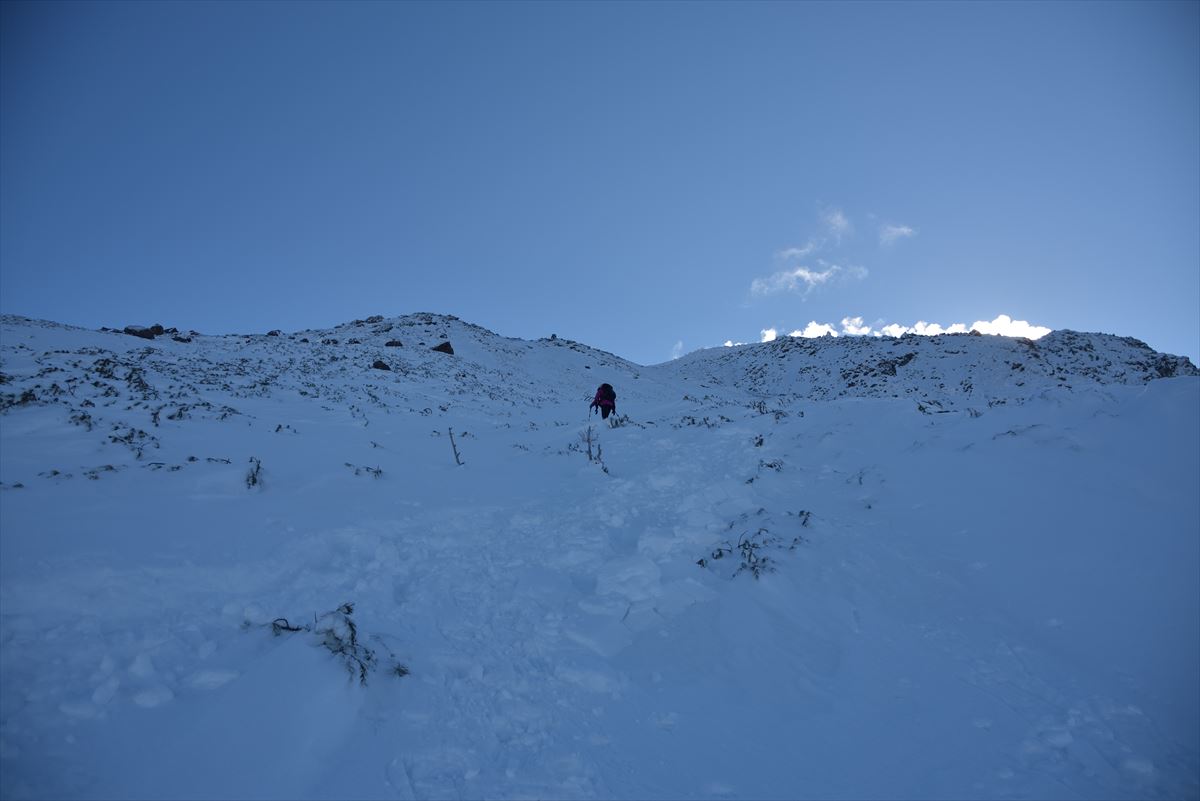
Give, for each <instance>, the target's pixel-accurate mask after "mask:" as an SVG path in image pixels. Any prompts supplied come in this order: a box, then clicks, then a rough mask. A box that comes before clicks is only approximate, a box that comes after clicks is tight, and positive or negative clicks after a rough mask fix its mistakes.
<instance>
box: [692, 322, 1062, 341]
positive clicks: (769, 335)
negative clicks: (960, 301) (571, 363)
mask: <svg viewBox="0 0 1200 801" xmlns="http://www.w3.org/2000/svg"><path fill="white" fill-rule="evenodd" d="M881 322H882V320H877V321H876V323H875V325H876V326H879V327H875V326H872V325H868V324H866V323H864V322H863V318H862V317H849V316H847V317H843V318H842V324H841V332H840V334H839V332H838V327H837V326H835V325H833V324H832V323H819V322H817V321H816V320H810V321H809V323H808V325H806V326H804V328H797V329H795V330H794V331H790V332H789V333H788V334H787V336H789V337H804V338H806V339H815V338H817V337H824V336H830V337H836V336H841V335H844V336H852V337H865V336H871V337H902V336H905V335H906V334H915V335H917V336H927V337H931V336H937V335H939V334H967V333H970V332H972V331H976V332H978V333H980V334H989V335H999V336H1006V337H1025V338H1027V339H1039V338H1041V337H1044V336H1045V335H1046V334H1049V333H1050V332H1051V331H1052V330H1053V329H1051V328H1047V327H1045V326H1042V325H1033V324H1032V323H1029V322H1027V321H1025V320H1014V319H1012V318H1011V317H1009V316H1008V315H1007V314H1001V315H998V316H997V317H996V319H994V320H990V321H988V320H976V321H975V322H974V323H972V324H971V325H969V326H968V325H967V324H966V323H951V324H950V325H942V324H940V323H927V322H925V321H924V320H918V321H917V322H915V323H913V324H912V325H900V324H899V323H889V324H887V325H879V323H881ZM759 335H760V341H761V342H774V341H775V340H776V339H778V338H779V330H778V329H776V328H764V329H762V331H761V332H759ZM743 344H745V343H743V342H735V341H733V340H732V339H727V340H725V347H727V348H731V347H735V346H737V345H743ZM677 347H679V348H680V349H682V347H683V343H682V342H681V343H679V344H678V345H677Z"/></svg>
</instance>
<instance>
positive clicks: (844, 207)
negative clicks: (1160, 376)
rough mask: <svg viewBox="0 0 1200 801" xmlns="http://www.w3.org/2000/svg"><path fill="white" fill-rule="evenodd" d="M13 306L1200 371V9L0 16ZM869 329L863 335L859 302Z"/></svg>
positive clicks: (268, 6)
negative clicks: (1064, 357) (1098, 352)
mask: <svg viewBox="0 0 1200 801" xmlns="http://www.w3.org/2000/svg"><path fill="white" fill-rule="evenodd" d="M0 15H2V27H0V92H2V95H0V310H3V311H4V312H6V313H16V314H24V315H27V316H32V317H41V318H48V319H53V320H58V321H61V322H67V323H73V324H78V325H86V326H90V327H98V326H100V325H125V324H128V323H141V324H150V323H153V322H161V323H163V324H164V325H168V326H171V325H174V326H178V327H180V328H194V329H197V330H200V331H202V332H205V333H229V332H251V331H263V332H265V331H266V330H268V329H272V328H282V329H285V330H288V329H298V328H301V327H312V326H322V325H331V324H335V323H338V322H344V321H347V320H350V319H353V318H356V317H364V316H367V315H370V314H385V315H394V314H402V313H407V312H414V311H435V312H443V313H447V314H455V315H457V316H459V317H462V318H463V319H466V320H469V321H472V322H476V323H479V324H481V325H484V326H487V327H489V328H492V329H493V330H495V331H497V332H499V333H502V334H506V335H510V336H521V337H538V336H546V335H549V334H550V333H557V334H558V335H559V336H565V337H570V338H572V339H578V340H582V341H584V342H587V343H589V344H592V345H595V346H597V347H602V348H604V349H606V350H611V351H613V352H615V353H618V354H620V355H622V356H625V357H627V358H631V359H633V360H635V361H638V362H642V363H653V362H659V361H663V360H666V359H668V358H670V357H671V356H672V355H673V353H678V352H685V351H689V350H693V349H695V348H699V347H706V346H712V345H718V344H720V343H722V342H724V341H726V340H733V341H756V340H758V339H759V338H760V337H761V332H762V331H763V330H765V329H775V330H777V331H778V332H779V334H780V335H783V334H785V333H789V332H791V331H793V330H803V329H805V328H806V327H807V326H808V324H809V323H814V322H815V323H818V324H829V325H831V326H832V327H833V328H835V329H837V330H842V329H843V328H845V327H846V326H848V325H854V324H855V322H854V321H855V320H856V319H860V322H858V323H857V325H859V326H861V327H862V328H863V329H866V328H870V329H871V330H872V331H878V330H881V329H883V328H884V327H885V326H888V325H895V326H902V327H911V326H913V325H914V324H915V323H917V322H918V321H923V322H926V323H932V324H938V325H942V326H946V327H948V326H950V325H952V324H955V323H963V324H966V325H967V326H970V325H971V324H972V323H973V322H975V321H992V320H994V319H996V318H997V316H998V315H1001V314H1004V315H1009V316H1010V317H1012V318H1015V319H1018V320H1024V321H1028V322H1029V323H1031V324H1034V325H1038V326H1045V327H1049V328H1074V329H1078V330H1085V331H1105V332H1111V333H1117V334H1121V335H1128V336H1136V337H1138V338H1140V339H1143V340H1145V341H1147V342H1148V343H1149V344H1150V345H1152V346H1153V347H1155V348H1157V349H1160V350H1165V351H1168V352H1173V353H1179V354H1183V355H1186V356H1189V357H1190V358H1191V359H1192V360H1193V361H1200V323H1198V312H1200V4H1198V3H1196V2H1169V3H1154V2H1137V3H1129V4H1125V3H1000V4H988V3H929V4H923V3H918V4H909V3H899V2H896V3H882V4H874V3H866V2H862V3H842V4H822V3H763V4H753V3H738V4H721V3H661V4H658V3H654V4H650V3H648V4H638V3H611V4H595V5H591V4H582V3H530V4H520V3H512V4H510V3H463V4H457V3H437V4H420V3H399V4H386V3H368V4H352V3H337V4H322V3H303V4H287V3H282V2H278V3H275V2H273V3H263V4H255V3H205V4H180V3H142V2H138V3H132V4H116V3H104V2H89V3H50V2H39V3H34V4H21V3H16V2H5V3H2V4H0ZM842 321H848V322H847V323H845V324H844V323H843V322H842Z"/></svg>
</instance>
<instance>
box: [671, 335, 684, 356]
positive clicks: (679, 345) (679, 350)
mask: <svg viewBox="0 0 1200 801" xmlns="http://www.w3.org/2000/svg"><path fill="white" fill-rule="evenodd" d="M682 355H683V340H682V339H681V340H679V341H678V342H676V343H675V345H674V347H672V348H671V358H672V359H678V358H679V357H680V356H682Z"/></svg>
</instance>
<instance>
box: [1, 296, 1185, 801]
mask: <svg viewBox="0 0 1200 801" xmlns="http://www.w3.org/2000/svg"><path fill="white" fill-rule="evenodd" d="M126 331H128V333H126ZM444 343H449V347H446V346H445V345H444ZM439 347H441V349H440V350H436V349H435V348H439ZM447 351H451V352H447ZM601 382H609V383H611V384H613V385H614V386H615V387H616V390H617V394H618V400H617V404H618V412H619V413H620V417H619V425H617V426H616V427H609V426H608V425H607V424H601V423H600V422H599V420H598V419H596V418H589V417H588V403H589V401H590V399H591V397H592V394H593V392H594V391H595V388H596V386H597V385H598V384H599V383H601ZM1198 412H1200V371H1197V369H1196V368H1195V366H1193V365H1192V364H1191V363H1190V362H1189V361H1188V360H1186V359H1183V358H1179V357H1174V356H1167V355H1164V354H1159V353H1156V352H1154V351H1153V350H1152V349H1150V348H1149V347H1147V346H1146V345H1145V344H1143V343H1141V342H1138V341H1137V340H1133V339H1128V338H1119V337H1114V336H1110V335H1104V334H1081V333H1077V332H1070V331H1058V332H1055V333H1053V334H1051V335H1049V336H1047V337H1044V338H1042V339H1040V340H1037V341H1030V340H1017V339H1007V338H1003V337H990V336H975V335H943V336H938V337H916V336H906V337H903V338H900V339H890V338H853V337H845V338H842V337H839V338H836V339H835V338H823V339H817V340H807V339H792V338H787V339H782V340H777V341H774V342H770V343H764V344H759V345H744V346H738V347H733V348H718V349H711V350H704V351H698V352H696V353H692V354H689V355H687V356H684V357H683V358H680V359H678V360H676V361H673V362H669V363H666V364H662V365H656V366H649V367H647V366H640V365H637V364H633V363H631V362H628V361H625V360H623V359H621V358H619V357H617V356H614V355H612V354H609V353H605V352H603V351H600V350H596V349H594V348H590V347H588V346H586V345H583V344H581V343H577V342H572V341H570V340H566V339H561V338H558V337H551V338H547V339H541V340H537V341H532V342H531V341H524V340H518V339H511V338H506V337H502V336H499V335H497V334H495V333H492V332H490V331H488V330H486V329H483V328H480V327H478V326H474V325H471V324H469V323H466V322H464V321H461V320H458V319H456V318H454V317H448V316H442V315H434V314H413V315H407V316H403V317H396V318H383V317H378V316H377V317H370V318H367V319H365V320H356V321H353V322H351V323H347V324H345V325H341V326H337V327H335V328H332V329H314V330H309V331H299V332H291V333H284V332H270V333H264V334H254V335H227V336H206V335H202V334H199V333H196V332H179V331H175V330H173V329H171V330H161V329H160V328H155V329H137V328H136V327H131V328H129V329H125V330H103V331H89V330H83V329H78V328H71V327H67V326H62V325H58V324H54V323H47V322H40V321H33V320H28V319H25V318H19V317H4V318H2V319H0V672H2V675H0V678H2V681H0V795H2V796H3V797H4V798H64V797H72V798H99V797H123V798H199V797H205V798H218V797H222V798H246V797H279V798H284V797H289V798H296V797H313V798H316V797H354V798H477V797H500V798H515V797H552V798H595V797H600V798H608V797H618V798H683V797H688V798H800V797H814V798H818V797H819V798H838V797H841V798H864V797H888V798H893V797H894V798H900V797H904V798H910V797H920V798H964V797H978V798H1013V797H1037V798H1078V797H1105V798H1113V797H1128V798H1179V797H1196V796H1197V795H1200V689H1198V686H1200V578H1198V577H1200V500H1198V494H1197V492H1196V487H1197V486H1200V414H1198ZM460 462H461V463H460Z"/></svg>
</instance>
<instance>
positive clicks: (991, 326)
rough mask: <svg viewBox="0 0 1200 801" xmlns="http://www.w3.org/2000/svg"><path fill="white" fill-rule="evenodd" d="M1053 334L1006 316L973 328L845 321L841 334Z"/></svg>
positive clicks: (967, 326)
mask: <svg viewBox="0 0 1200 801" xmlns="http://www.w3.org/2000/svg"><path fill="white" fill-rule="evenodd" d="M1051 330H1052V329H1049V328H1046V327H1045V326H1041V325H1033V324H1031V323H1029V322H1026V321H1025V320H1014V319H1012V318H1011V317H1009V316H1008V315H1007V314H1001V315H999V316H997V317H996V319H995V320H991V321H987V320H976V321H975V322H974V323H972V324H971V325H967V324H966V323H951V324H950V325H941V324H940V323H927V322H925V321H924V320H918V321H917V322H915V323H913V324H912V325H900V324H899V323H890V324H888V325H884V326H881V327H879V328H878V329H875V328H872V327H871V326H869V325H864V324H863V321H862V318H861V317H844V318H842V333H844V334H848V335H850V336H885V337H902V336H904V335H905V334H917V335H918V336H937V335H938V334H966V333H969V332H971V331H978V332H979V333H981V334H999V335H1001V336H1006V337H1026V338H1028V339H1038V338H1040V337H1044V336H1046V334H1049V333H1050V331H1051Z"/></svg>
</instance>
